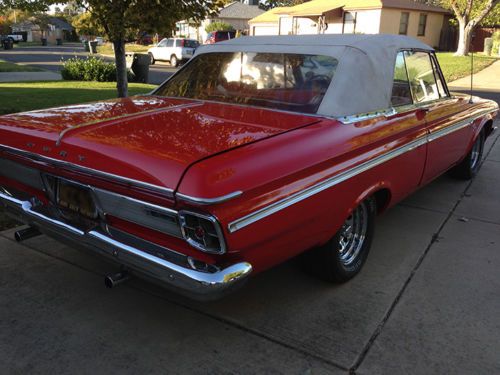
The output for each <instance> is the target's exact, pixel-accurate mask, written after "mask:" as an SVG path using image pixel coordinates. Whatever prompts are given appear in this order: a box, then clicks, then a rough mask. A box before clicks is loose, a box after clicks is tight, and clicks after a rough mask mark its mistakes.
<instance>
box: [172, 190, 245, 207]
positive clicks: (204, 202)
mask: <svg viewBox="0 0 500 375" xmlns="http://www.w3.org/2000/svg"><path fill="white" fill-rule="evenodd" d="M241 194H243V192H242V191H234V192H232V193H229V194H226V195H222V196H220V197H215V198H200V197H192V196H190V195H186V194H182V193H175V196H176V197H177V198H179V199H181V200H183V201H185V202H189V203H195V204H202V205H207V204H218V203H222V202H226V201H228V200H231V199H234V198H237V197H239V196H240V195H241Z"/></svg>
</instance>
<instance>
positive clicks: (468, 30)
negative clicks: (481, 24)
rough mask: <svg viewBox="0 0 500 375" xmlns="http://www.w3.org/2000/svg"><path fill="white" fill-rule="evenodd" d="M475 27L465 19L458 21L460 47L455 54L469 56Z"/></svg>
mask: <svg viewBox="0 0 500 375" xmlns="http://www.w3.org/2000/svg"><path fill="white" fill-rule="evenodd" d="M472 30H473V27H472V26H471V25H470V23H465V21H460V20H459V21H458V31H459V36H458V47H457V52H455V56H467V55H468V54H469V48H470V42H471V36H472Z"/></svg>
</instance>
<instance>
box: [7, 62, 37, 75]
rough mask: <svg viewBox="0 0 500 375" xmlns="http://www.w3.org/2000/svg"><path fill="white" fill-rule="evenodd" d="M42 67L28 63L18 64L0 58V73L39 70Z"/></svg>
mask: <svg viewBox="0 0 500 375" xmlns="http://www.w3.org/2000/svg"><path fill="white" fill-rule="evenodd" d="M41 71H43V69H40V68H36V67H34V66H29V65H20V64H14V63H10V62H7V61H5V60H0V73H5V72H41Z"/></svg>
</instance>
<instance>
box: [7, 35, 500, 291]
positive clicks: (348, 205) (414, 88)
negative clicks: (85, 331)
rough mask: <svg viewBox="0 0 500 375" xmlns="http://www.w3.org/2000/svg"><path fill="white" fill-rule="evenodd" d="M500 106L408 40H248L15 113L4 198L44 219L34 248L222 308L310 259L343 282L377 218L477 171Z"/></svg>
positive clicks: (25, 217) (356, 265)
mask: <svg viewBox="0 0 500 375" xmlns="http://www.w3.org/2000/svg"><path fill="white" fill-rule="evenodd" d="M311 59H312V60H313V61H315V62H321V64H319V63H318V64H317V65H316V64H314V63H313V64H310V60H311ZM263 62H267V63H266V64H263ZM304 64H306V65H307V69H306V70H305V69H304ZM314 66H316V68H315V67H314ZM315 69H317V72H316V71H315ZM325 69H329V71H325ZM316 73H318V74H316ZM318 77H319V78H318ZM497 113H498V105H497V104H496V103H495V102H493V101H490V100H484V99H480V98H478V97H472V98H470V97H469V96H468V95H461V94H452V93H450V92H449V91H448V88H447V86H446V82H445V80H444V77H443V74H442V72H441V70H440V68H439V64H438V61H437V59H436V56H435V55H434V51H433V49H432V48H430V47H428V46H427V45H425V44H423V43H421V42H419V41H417V40H414V39H411V38H408V37H404V36H395V35H394V36H392V35H313V36H312V35H311V36H280V37H246V38H238V39H234V40H231V41H227V42H223V43H218V44H215V45H210V46H203V47H200V48H199V49H198V50H197V52H196V55H195V57H194V58H193V59H191V60H190V61H189V62H188V63H187V64H186V65H185V66H184V67H183V69H180V70H179V71H178V72H177V73H176V74H174V75H173V76H172V77H171V78H169V79H168V80H167V81H166V82H164V83H163V84H162V85H161V86H160V87H158V88H157V89H156V90H155V91H154V92H152V93H151V94H150V95H143V96H134V97H129V98H121V99H113V100H108V101H102V102H95V103H88V104H79V105H72V106H66V107H60V108H51V109H45V110H39V111H34V112H25V113H17V114H10V115H5V116H1V117H0V124H1V126H0V140H1V141H0V143H1V145H0V202H1V203H3V205H4V206H5V207H6V208H7V212H8V213H10V214H11V215H13V216H14V217H16V218H18V219H19V220H22V221H24V223H26V224H27V225H29V227H28V228H27V229H23V230H20V231H18V232H17V233H16V238H17V239H18V240H20V241H22V240H24V239H25V238H29V237H31V236H34V235H37V234H39V233H40V232H42V233H45V234H48V235H49V236H53V237H55V238H58V239H60V240H62V241H65V242H67V243H69V244H70V246H75V247H83V248H84V249H85V250H86V251H91V252H95V253H98V254H101V255H103V256H106V257H107V258H109V259H111V260H113V261H115V262H116V263H117V264H119V265H121V267H122V269H121V272H119V273H117V274H115V275H110V276H109V277H107V278H106V283H107V285H108V286H112V285H114V284H115V283H118V282H120V281H123V280H124V279H125V278H126V277H128V275H129V274H130V273H133V274H138V275H144V276H147V277H148V278H149V279H152V280H155V281H158V282H160V283H162V284H163V285H165V286H167V287H170V288H173V289H174V290H176V291H177V292H179V293H183V294H186V295H188V296H191V297H193V298H198V299H213V298H217V297H220V296H222V295H224V294H226V293H228V292H230V291H233V290H234V289H235V288H237V287H239V286H241V285H242V284H243V283H244V282H245V281H246V280H247V279H248V276H249V275H251V274H256V273H258V272H261V271H263V270H265V269H268V268H270V267H272V266H274V265H276V264H278V263H281V262H283V261H285V260H286V259H289V258H292V257H295V256H297V255H299V254H304V264H305V266H306V268H307V269H308V270H309V271H310V272H313V273H315V274H316V275H317V276H318V277H320V278H322V279H324V280H328V281H332V282H345V281H347V280H349V279H350V278H352V277H354V276H355V275H356V274H357V273H358V272H359V271H360V270H361V268H362V267H363V264H364V263H365V261H366V259H367V256H368V252H369V250H370V245H371V242H372V239H373V235H374V231H375V221H376V215H377V214H378V213H380V212H382V211H384V210H386V209H387V208H389V207H391V206H393V205H394V204H396V203H397V202H399V201H400V200H401V199H403V198H404V197H406V196H408V195H409V194H411V193H412V192H413V191H415V190H416V189H418V188H420V187H421V186H423V185H425V184H427V183H429V182H430V181H432V180H433V179H434V178H436V177H437V176H439V175H440V174H442V173H444V172H446V171H448V170H450V171H451V172H453V174H455V175H456V176H458V177H460V178H466V179H468V178H471V177H473V176H474V175H475V174H476V173H477V172H478V170H479V168H480V165H481V157H482V154H483V147H484V142H485V139H486V138H487V137H488V136H489V135H490V134H491V133H492V132H493V131H494V126H493V118H494V116H496V115H497ZM401 246H404V244H401Z"/></svg>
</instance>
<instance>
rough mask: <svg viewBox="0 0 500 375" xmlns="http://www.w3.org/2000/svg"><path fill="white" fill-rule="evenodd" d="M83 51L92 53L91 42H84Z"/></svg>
mask: <svg viewBox="0 0 500 375" xmlns="http://www.w3.org/2000/svg"><path fill="white" fill-rule="evenodd" d="M83 49H84V51H85V52H90V47H89V42H87V41H85V42H83Z"/></svg>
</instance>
